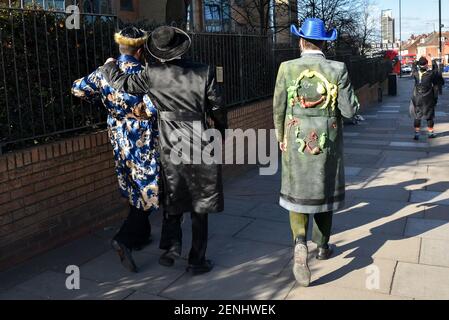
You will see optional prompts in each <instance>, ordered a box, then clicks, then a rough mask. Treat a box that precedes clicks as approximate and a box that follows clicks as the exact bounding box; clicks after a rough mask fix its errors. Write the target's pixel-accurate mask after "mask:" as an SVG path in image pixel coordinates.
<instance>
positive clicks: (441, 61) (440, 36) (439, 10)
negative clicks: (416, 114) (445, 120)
mask: <svg viewBox="0 0 449 320" xmlns="http://www.w3.org/2000/svg"><path fill="white" fill-rule="evenodd" d="M438 23H439V25H438V26H439V28H438V29H439V39H438V40H439V41H438V42H439V44H440V49H439V59H440V60H439V63H438V72H440V73H442V72H443V70H442V69H443V59H442V55H443V46H442V41H441V38H442V36H443V35H442V33H441V28H442V26H443V25H442V24H441V0H438ZM438 93H439V94H440V95H441V94H443V86H441V85H440V86H438Z"/></svg>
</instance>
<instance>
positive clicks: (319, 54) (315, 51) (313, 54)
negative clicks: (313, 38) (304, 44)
mask: <svg viewBox="0 0 449 320" xmlns="http://www.w3.org/2000/svg"><path fill="white" fill-rule="evenodd" d="M304 55H306V56H310V55H312V56H316V55H318V56H323V57H324V53H323V51H321V50H304V51H303V52H301V56H304Z"/></svg>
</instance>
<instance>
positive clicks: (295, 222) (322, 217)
mask: <svg viewBox="0 0 449 320" xmlns="http://www.w3.org/2000/svg"><path fill="white" fill-rule="evenodd" d="M309 218H310V214H304V213H298V212H293V211H290V227H291V229H292V233H293V239H294V240H295V241H296V240H298V241H300V242H304V243H305V242H306V241H307V229H308V225H309ZM331 229H332V211H330V212H321V213H316V214H314V215H313V230H312V241H313V242H315V243H316V244H317V245H318V247H326V246H327V244H328V243H329V238H330V235H331Z"/></svg>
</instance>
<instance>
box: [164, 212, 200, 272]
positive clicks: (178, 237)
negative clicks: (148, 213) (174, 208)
mask: <svg viewBox="0 0 449 320" xmlns="http://www.w3.org/2000/svg"><path fill="white" fill-rule="evenodd" d="M182 217H183V215H182V214H180V215H170V214H166V213H164V220H163V222H162V234H161V242H160V244H159V248H160V249H162V250H169V249H170V248H172V247H173V246H178V247H179V249H180V248H182V228H181V221H182ZM191 218H192V248H191V249H190V253H189V261H188V262H189V264H193V265H199V264H202V263H204V262H205V260H206V249H207V237H208V214H204V213H196V212H192V213H191Z"/></svg>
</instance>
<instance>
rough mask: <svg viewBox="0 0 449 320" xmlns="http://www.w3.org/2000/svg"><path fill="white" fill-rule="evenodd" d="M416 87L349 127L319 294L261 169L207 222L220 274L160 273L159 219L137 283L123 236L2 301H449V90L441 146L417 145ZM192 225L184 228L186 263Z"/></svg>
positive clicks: (42, 267) (53, 263)
mask: <svg viewBox="0 0 449 320" xmlns="http://www.w3.org/2000/svg"><path fill="white" fill-rule="evenodd" d="M411 88H412V80H411V79H409V78H405V79H401V80H400V81H399V93H400V95H398V96H397V97H386V98H384V102H383V103H382V104H381V105H380V106H378V107H373V108H371V109H368V110H366V112H365V113H364V114H363V115H364V116H365V118H366V121H364V122H362V123H360V125H357V126H347V127H346V128H345V138H346V139H345V146H346V151H345V152H346V154H345V158H346V174H347V206H346V208H345V209H344V210H342V211H340V212H338V213H336V214H335V216H334V230H333V236H332V238H331V242H332V243H334V244H335V245H336V246H337V249H336V253H335V255H334V256H333V258H332V259H330V260H328V261H320V262H318V261H317V260H315V259H314V258H312V261H311V270H312V274H313V276H312V280H313V282H312V285H311V287H309V288H301V287H298V286H297V285H296V284H295V281H294V278H293V275H292V272H291V267H292V240H291V235H290V229H289V224H288V215H287V214H286V212H285V211H284V210H283V209H281V208H280V207H279V206H278V205H277V201H278V192H279V187H280V175H279V174H277V175H275V176H259V175H258V170H256V169H254V170H251V171H249V172H248V173H247V174H245V175H243V176H241V177H239V178H236V179H233V180H232V181H230V182H229V183H227V184H226V185H225V192H226V211H225V212H224V213H223V214H219V215H211V216H210V242H209V249H208V254H209V257H210V258H212V259H213V260H215V262H216V264H217V266H216V267H215V269H214V270H213V271H212V272H211V273H209V274H207V275H203V276H197V277H192V276H190V275H188V274H186V273H185V265H186V261H185V260H183V261H180V262H179V263H177V265H176V266H174V267H172V268H164V267H161V266H159V264H158V262H157V260H158V257H159V254H160V250H159V249H158V247H157V244H158V239H159V233H160V216H153V217H152V224H153V226H154V227H153V229H154V232H153V233H154V236H155V241H154V242H153V244H151V245H150V246H149V247H148V248H146V249H145V250H143V251H141V252H137V253H135V259H136V262H137V264H138V265H139V266H140V267H141V272H140V273H138V274H130V273H128V272H127V271H126V270H125V269H124V268H123V267H122V266H121V265H120V263H119V262H118V258H117V256H116V255H115V253H114V252H112V251H111V250H110V249H109V240H110V238H111V237H112V235H113V234H114V227H115V228H116V227H117V226H114V227H111V228H108V229H106V230H104V231H102V232H98V233H96V234H93V235H90V236H86V237H84V238H82V239H80V240H77V241H75V242H72V243H70V244H68V245H66V246H64V247H61V248H58V249H55V250H53V251H51V252H48V253H46V254H44V255H41V256H39V257H37V258H34V259H32V260H30V261H28V262H26V263H24V264H22V265H20V266H18V267H16V268H14V269H11V270H9V271H6V272H3V273H0V299H429V298H430V299H432V298H436V299H449V255H448V252H449V223H448V222H449V190H448V189H449V88H446V89H445V90H444V96H443V97H441V98H440V103H439V107H438V112H437V125H436V131H437V132H438V133H439V137H438V138H437V139H435V140H431V141H429V140H428V139H427V137H426V135H425V134H423V136H422V138H421V140H420V141H418V142H415V141H413V140H412V135H413V129H412V122H411V119H409V117H408V103H409V98H410V94H411ZM186 217H187V216H186ZM189 226H190V221H189V219H186V222H185V223H184V229H185V242H184V243H185V246H184V255H185V254H186V253H187V252H188V246H189V245H190V232H189V231H188V228H189ZM310 247H311V248H312V249H314V247H313V244H311V245H310ZM311 256H313V252H312V254H311ZM67 265H77V266H80V273H81V289H80V290H67V289H66V288H65V281H66V277H67V275H66V274H65V269H66V267H67Z"/></svg>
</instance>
